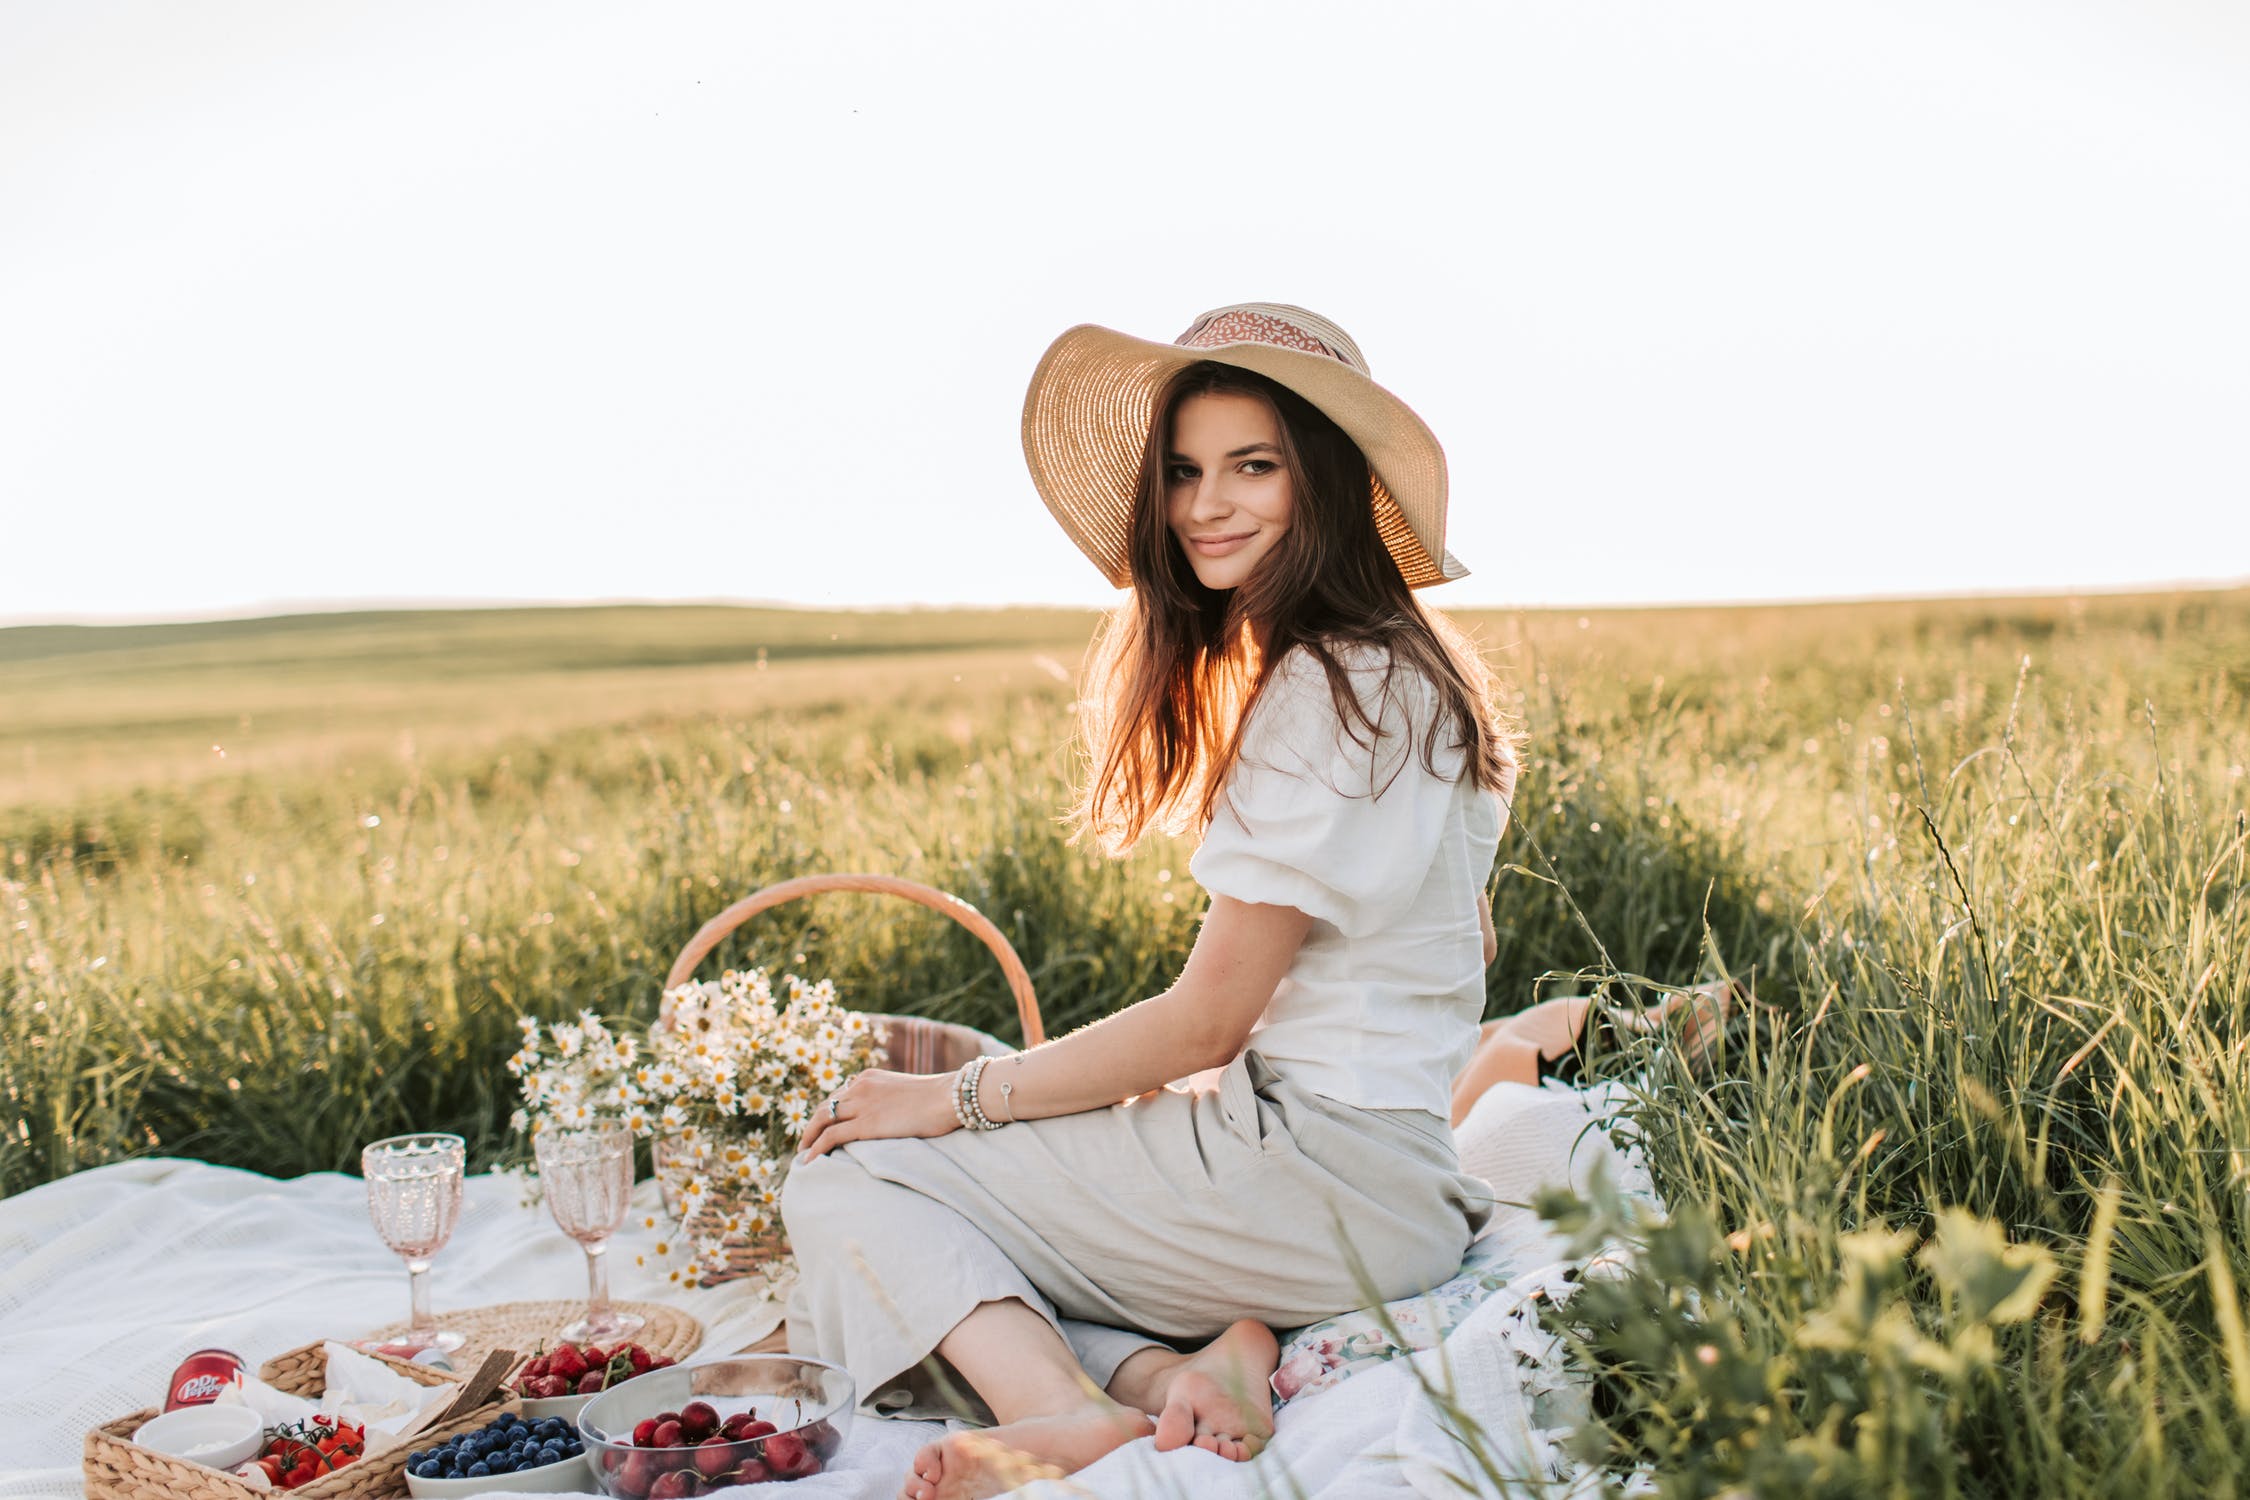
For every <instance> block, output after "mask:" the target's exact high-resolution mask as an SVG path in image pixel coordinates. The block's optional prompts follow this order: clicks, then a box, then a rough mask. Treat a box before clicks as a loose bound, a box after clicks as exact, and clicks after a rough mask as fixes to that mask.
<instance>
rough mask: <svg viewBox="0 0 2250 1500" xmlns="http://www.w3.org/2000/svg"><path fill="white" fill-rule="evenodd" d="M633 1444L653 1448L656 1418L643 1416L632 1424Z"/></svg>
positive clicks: (638, 1446)
mask: <svg viewBox="0 0 2250 1500" xmlns="http://www.w3.org/2000/svg"><path fill="white" fill-rule="evenodd" d="M633 1446H634V1447H636V1448H653V1447H655V1446H656V1418H654V1417H643V1418H641V1419H640V1421H638V1422H636V1423H634V1424H633Z"/></svg>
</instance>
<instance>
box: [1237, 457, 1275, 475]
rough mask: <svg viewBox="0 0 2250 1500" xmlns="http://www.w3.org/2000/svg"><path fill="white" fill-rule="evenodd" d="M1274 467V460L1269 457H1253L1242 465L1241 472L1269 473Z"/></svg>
mask: <svg viewBox="0 0 2250 1500" xmlns="http://www.w3.org/2000/svg"><path fill="white" fill-rule="evenodd" d="M1274 467H1275V466H1274V461H1273V460H1272V459H1270V458H1253V459H1251V460H1250V461H1249V462H1248V463H1245V464H1244V465H1243V466H1242V472H1243V473H1245V474H1270V473H1272V472H1273V470H1274Z"/></svg>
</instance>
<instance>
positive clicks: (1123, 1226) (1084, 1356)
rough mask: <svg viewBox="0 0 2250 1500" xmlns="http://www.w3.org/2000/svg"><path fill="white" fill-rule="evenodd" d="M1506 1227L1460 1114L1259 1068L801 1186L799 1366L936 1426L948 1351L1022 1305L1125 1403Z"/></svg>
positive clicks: (845, 1165)
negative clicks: (1496, 1217)
mask: <svg viewBox="0 0 2250 1500" xmlns="http://www.w3.org/2000/svg"><path fill="white" fill-rule="evenodd" d="M1491 1212H1492V1195H1491V1192H1490V1190H1489V1189H1488V1188H1487V1187H1486V1186H1485V1184H1484V1183H1483V1182H1481V1181H1479V1180H1478V1179H1477V1178H1474V1177H1471V1176H1469V1175H1467V1174H1466V1173H1464V1172H1463V1171H1462V1170H1461V1168H1460V1163H1459V1161H1458V1160H1457V1159H1456V1157H1455V1155H1454V1147H1453V1133H1452V1131H1451V1130H1449V1129H1448V1128H1447V1126H1446V1122H1445V1121H1444V1120H1443V1119H1442V1118H1440V1117H1439V1116H1437V1115H1434V1114H1431V1113H1428V1112H1427V1111H1422V1110H1383V1109H1360V1108H1357V1107H1355V1106H1353V1105H1348V1104H1342V1103H1339V1102H1337V1101H1336V1100H1333V1099H1328V1098H1324V1097H1322V1096H1321V1095H1318V1094H1314V1093H1312V1092H1310V1091H1309V1090H1306V1089H1303V1088H1300V1087H1298V1086H1296V1085H1294V1084H1292V1083H1291V1082H1290V1081H1289V1080H1288V1079H1287V1078H1285V1077H1283V1076H1282V1075H1281V1074H1280V1073H1279V1072H1278V1071H1277V1070H1276V1069H1275V1067H1274V1065H1273V1064H1272V1063H1270V1062H1268V1061H1267V1060H1266V1059H1265V1058H1264V1057H1262V1056H1261V1055H1259V1054H1258V1053H1257V1052H1255V1051H1252V1052H1245V1053H1243V1054H1242V1055H1241V1056H1240V1057H1238V1058H1236V1059H1235V1060H1234V1062H1232V1063H1231V1064H1229V1065H1228V1066H1227V1067H1226V1068H1225V1069H1224V1070H1222V1071H1221V1072H1220V1074H1219V1077H1218V1081H1217V1085H1216V1086H1215V1087H1211V1086H1205V1087H1200V1088H1196V1089H1193V1090H1186V1089H1166V1090H1164V1091H1163V1092H1161V1093H1158V1094H1156V1095H1154V1096H1152V1097H1150V1098H1147V1099H1141V1100H1135V1101H1133V1102H1131V1103H1127V1104H1119V1105H1113V1106H1111V1107H1109V1108H1106V1109H1097V1110H1089V1111H1086V1112H1085V1113H1082V1114H1075V1115H1058V1116H1055V1117H1053V1118H1050V1119H1042V1120H1029V1121H1025V1122H1023V1123H1021V1124H1017V1125H1008V1126H1005V1127H1003V1128H1001V1129H999V1130H993V1131H965V1130H964V1131H955V1132H953V1133H952V1134H949V1135H942V1136H936V1137H933V1138H930V1139H926V1140H922V1139H893V1140H865V1141H853V1142H851V1143H850V1144H848V1145H845V1146H841V1147H838V1148H837V1149H835V1150H833V1151H830V1152H828V1153H827V1154H826V1155H824V1156H821V1157H818V1158H816V1159H814V1160H813V1161H810V1162H807V1163H804V1164H803V1165H801V1166H798V1167H795V1168H793V1169H792V1170H791V1172H790V1174H789V1178H788V1181H787V1183H786V1185H785V1186H784V1188H783V1191H782V1198H781V1214H782V1219H783V1221H784V1223H785V1224H786V1225H787V1227H788V1230H789V1239H790V1243H791V1245H792V1247H793V1248H794V1250H795V1252H796V1258H797V1283H796V1286H795V1288H794V1289H793V1291H792V1293H791V1296H790V1301H789V1334H788V1336H789V1348H790V1350H791V1351H792V1352H793V1353H798V1354H809V1355H812V1356H814V1357H815V1358H819V1359H826V1360H831V1361H833V1362H835V1363H838V1364H841V1365H843V1366H844V1367H845V1368H847V1369H849V1370H850V1371H851V1373H852V1376H853V1378H854V1380H855V1381H856V1382H857V1384H858V1389H859V1392H860V1395H861V1398H862V1400H863V1402H867V1403H871V1404H874V1405H876V1406H878V1407H891V1406H903V1407H911V1408H916V1409H927V1406H928V1402H927V1401H926V1400H925V1399H923V1397H924V1396H926V1395H927V1393H928V1392H929V1391H930V1390H931V1389H932V1387H931V1386H930V1385H929V1384H928V1382H927V1376H928V1370H927V1369H926V1367H924V1361H925V1360H927V1359H928V1358H929V1357H930V1356H931V1355H932V1354H933V1353H934V1351H935V1350H936V1348H937V1346H938V1343H939V1341H940V1340H941V1339H943V1338H944V1337H945V1335H946V1334H947V1333H949V1332H951V1331H952V1329H953V1327H954V1325H955V1324H957V1323H959V1322H960V1321H961V1320H962V1319H963V1318H965V1317H967V1316H968V1315H969V1313H970V1312H972V1311H974V1310H975V1309H976V1307H977V1306H978V1305H979V1304H980V1303H985V1302H995V1301H1001V1300H1004V1299H1006V1298H1010V1297H1014V1298H1017V1299H1020V1300H1021V1301H1022V1302H1024V1303H1025V1304H1026V1305H1028V1306H1029V1307H1031V1308H1032V1309H1034V1310H1035V1311H1037V1312H1038V1313H1040V1314H1041V1315H1042V1316H1044V1317H1046V1318H1047V1319H1048V1320H1049V1321H1050V1322H1051V1323H1053V1324H1054V1325H1055V1327H1056V1329H1057V1330H1058V1331H1059V1332H1060V1333H1061V1334H1062V1335H1063V1337H1064V1338H1066V1339H1067V1340H1068V1341H1069V1342H1070V1345H1071V1348H1072V1350H1073V1352H1074V1353H1076V1354H1077V1356H1078V1359H1079V1363H1080V1364H1081V1365H1083V1366H1084V1367H1085V1369H1086V1372H1087V1373H1088V1374H1089V1375H1090V1376H1092V1377H1093V1380H1094V1382H1095V1384H1097V1385H1103V1386H1106V1385H1107V1384H1108V1383H1109V1381H1110V1378H1111V1377H1112V1376H1113V1375H1114V1374H1115V1373H1116V1370H1117V1367H1118V1366H1119V1365H1120V1364H1122V1363H1123V1362H1124V1360H1125V1358H1126V1357H1127V1356H1128V1355H1130V1354H1132V1353H1133V1352H1134V1351H1135V1350H1138V1349H1141V1348H1145V1347H1148V1346H1149V1345H1151V1344H1153V1343H1156V1342H1158V1341H1159V1340H1163V1341H1177V1342H1181V1343H1188V1344H1193V1343H1197V1342H1200V1341H1202V1340H1205V1339H1208V1338H1211V1337H1212V1336H1214V1335H1216V1334H1218V1333H1219V1332H1221V1331H1222V1330H1224V1329H1225V1328H1226V1326H1227V1325H1228V1324H1230V1323H1232V1322H1234V1321H1235V1320H1236V1319H1238V1318H1255V1319H1257V1320H1258V1321H1259V1322H1261V1323H1265V1324H1267V1325H1269V1326H1271V1327H1274V1328H1277V1329H1285V1328H1296V1327H1300V1326H1302V1325H1304V1324H1307V1323H1313V1322H1318V1321H1319V1320H1320V1319H1322V1318H1328V1317H1333V1316H1335V1315H1336V1314H1338V1313H1341V1312H1348V1311H1350V1310H1352V1309H1354V1308H1359V1307H1365V1306H1369V1305H1371V1304H1374V1303H1379V1302H1386V1301H1390V1300H1392V1299H1394V1298H1398V1297H1405V1296H1411V1295H1413V1294H1414V1293H1416V1292H1420V1291H1423V1290H1426V1289H1427V1288H1429V1287H1432V1286H1435V1285H1437V1284H1439V1283H1440V1282H1443V1281H1445V1280H1446V1279H1447V1278H1449V1277H1451V1276H1452V1275H1453V1274H1454V1273H1455V1272H1456V1271H1457V1270H1458V1269H1459V1267H1460V1264H1461V1257H1462V1255H1463V1253H1464V1252H1465V1251H1466V1250H1467V1248H1468V1244H1469V1241H1470V1239H1471V1238H1472V1237H1473V1236H1474V1235H1475V1233H1476V1232H1477V1230H1478V1229H1480V1228H1481V1227H1483V1225H1484V1223H1485V1221H1486V1219H1488V1218H1489V1217H1490V1215H1491ZM918 1370H921V1371H922V1373H923V1378H921V1379H914V1378H912V1377H914V1376H915V1373H916V1372H917V1371H918ZM899 1391H905V1392H906V1393H907V1394H906V1395H904V1396H901V1395H898V1394H897V1392H899ZM878 1396H883V1397H886V1398H888V1399H883V1400H878V1399H877V1398H878Z"/></svg>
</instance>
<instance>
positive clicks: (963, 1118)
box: [953, 1057, 1007, 1130]
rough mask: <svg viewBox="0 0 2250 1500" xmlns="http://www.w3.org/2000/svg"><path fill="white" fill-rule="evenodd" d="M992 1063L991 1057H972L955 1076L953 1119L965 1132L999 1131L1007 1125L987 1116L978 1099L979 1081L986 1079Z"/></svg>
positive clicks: (1002, 1121)
mask: <svg viewBox="0 0 2250 1500" xmlns="http://www.w3.org/2000/svg"><path fill="white" fill-rule="evenodd" d="M991 1061H992V1059H991V1058H990V1057H972V1058H970V1059H969V1060H968V1061H967V1062H965V1063H963V1064H962V1065H961V1071H960V1072H959V1073H957V1074H955V1075H954V1081H953V1118H954V1119H956V1120H958V1121H960V1122H961V1128H962V1129H964V1130H998V1129H999V1128H1000V1127H1001V1126H1002V1125H1005V1124H1006V1123H1007V1121H1005V1120H995V1119H993V1118H991V1117H990V1116H988V1115H987V1114H985V1112H984V1105H983V1104H982V1103H981V1102H980V1101H979V1100H978V1099H977V1084H978V1081H979V1080H980V1079H982V1078H983V1077H984V1069H985V1065H986V1064H987V1063H989V1062H991Z"/></svg>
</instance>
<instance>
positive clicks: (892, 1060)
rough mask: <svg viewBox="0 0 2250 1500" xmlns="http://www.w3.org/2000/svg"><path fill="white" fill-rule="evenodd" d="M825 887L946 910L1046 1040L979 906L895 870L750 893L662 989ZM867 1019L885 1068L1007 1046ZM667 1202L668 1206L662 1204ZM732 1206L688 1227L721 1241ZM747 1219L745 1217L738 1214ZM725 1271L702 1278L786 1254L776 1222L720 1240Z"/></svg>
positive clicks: (948, 1029) (803, 880)
mask: <svg viewBox="0 0 2250 1500" xmlns="http://www.w3.org/2000/svg"><path fill="white" fill-rule="evenodd" d="M830 891H864V892H869V893H872V894H875V895H883V896H902V897H904V898H905V899H907V900H909V901H912V902H914V903H916V904H917V905H921V906H926V907H928V908H930V909H931V910H932V911H938V912H943V913H944V914H945V915H947V916H949V917H951V918H952V919H953V920H954V921H956V922H958V923H960V924H961V925H962V926H963V927H966V928H968V929H969V931H971V932H973V933H975V934H976V935H977V937H978V938H979V939H980V940H982V942H983V943H984V945H985V947H987V948H989V949H991V950H992V956H993V957H994V958H997V959H998V960H999V961H1000V972H1001V973H1002V974H1003V975H1004V976H1005V977H1006V978H1007V981H1008V989H1009V991H1010V993H1012V994H1013V995H1014V996H1015V1000H1016V1022H1017V1024H1018V1025H1019V1026H1020V1027H1021V1028H1022V1031H1023V1044H1024V1045H1025V1046H1026V1047H1036V1046H1038V1045H1039V1044H1040V1043H1041V1042H1043V1041H1045V1040H1046V1038H1047V1032H1046V1028H1045V1026H1044V1025H1042V1024H1041V1022H1040V1019H1039V998H1038V996H1036V995H1034V994H1033V993H1032V989H1031V975H1030V973H1029V972H1028V971H1027V970H1025V968H1024V966H1023V960H1022V959H1020V958H1018V957H1017V956H1016V950H1015V948H1014V947H1013V946H1011V945H1010V944H1009V942H1008V939H1007V938H1006V936H1004V935H1003V934H1002V933H1001V931H1000V929H999V928H997V927H995V926H994V925H993V924H992V922H991V920H990V919H989V918H987V917H986V916H985V915H984V913H982V912H980V911H978V910H977V909H976V908H975V907H973V906H971V905H970V904H969V903H968V902H966V901H963V900H962V899H961V898H960V897H959V896H955V895H951V894H949V893H947V892H945V891H941V890H939V889H937V888H936V887H935V886H928V885H924V884H922V883H921V882H920V881H916V880H907V879H905V878H904V877H902V876H898V875H865V874H861V875H803V876H799V877H798V878H797V879H795V880H784V881H781V882H780V883H779V884H776V885H769V886H767V887H765V889H763V890H760V891H754V892H752V893H751V894H750V895H747V896H745V897H743V898H742V899H741V900H740V901H737V902H735V903H734V905H732V906H730V907H728V908H727V909H726V910H725V911H722V912H720V913H719V914H718V915H717V916H715V917H713V918H712V919H711V920H710V921H708V922H706V923H704V924H703V925H702V926H701V927H699V928H697V929H696V933H695V936H694V937H691V938H689V939H688V942H687V946H686V947H685V948H682V949H681V950H680V956H679V957H678V958H676V959H674V960H673V961H672V971H671V972H670V973H669V974H667V975H665V976H664V988H665V989H667V990H670V989H672V988H674V987H675V986H678V985H682V984H685V983H686V982H687V981H688V979H689V978H690V977H691V976H693V975H694V973H695V969H696V966H697V965H698V964H700V963H702V962H703V960H704V959H705V958H706V957H708V956H709V955H710V952H711V950H712V949H714V948H716V947H718V946H719V943H720V942H721V941H722V940H723V939H724V938H725V937H726V936H727V934H729V933H731V932H733V931H734V930H735V929H736V928H737V927H740V926H741V925H742V924H743V923H744V922H747V921H749V920H750V919H751V918H752V917H754V916H756V915H757V914H758V913H760V912H762V911H766V910H769V909H771V908H773V907H776V906H780V905H781V904H782V903H784V902H788V901H795V900H797V899H799V898H800V897H804V896H818V895H823V894H825V893H827V892H830ZM869 1019H871V1020H873V1021H875V1022H877V1023H878V1024H879V1025H880V1027H881V1033H880V1037H879V1045H880V1046H881V1047H882V1048H883V1050H884V1052H885V1054H886V1055H887V1057H888V1059H889V1060H888V1063H887V1064H886V1065H887V1066H888V1067H890V1068H892V1069H894V1070H896V1071H898V1072H901V1073H950V1072H952V1071H953V1070H954V1069H955V1068H958V1067H960V1066H961V1064H963V1063H965V1062H967V1061H968V1060H969V1059H970V1058H972V1057H976V1056H978V1055H979V1054H981V1053H999V1052H1005V1051H1007V1050H1008V1046H1007V1044H1006V1043H1005V1042H1003V1041H1001V1040H1000V1039H999V1038H998V1037H995V1036H992V1035H990V1034H988V1033H986V1032H982V1031H979V1030H977V1029H976V1028H975V1027H973V1026H961V1025H956V1024H954V1023H952V1022H949V1021H933V1020H930V1019H929V1018H927V1017H924V1016H893V1015H876V1016H871V1017H870V1018H869ZM655 1149H656V1151H657V1152H658V1153H659V1160H662V1159H663V1154H664V1153H665V1152H666V1143H665V1142H664V1141H663V1140H661V1139H659V1140H658V1141H657V1143H656V1148H655ZM667 1206H668V1207H669V1206H670V1205H669V1203H667ZM735 1208H736V1205H735V1204H734V1203H733V1202H731V1201H730V1200H728V1199H727V1198H725V1197H724V1196H723V1195H718V1194H715V1195H714V1196H713V1198H712V1201H711V1203H710V1205H709V1206H708V1207H706V1208H704V1209H703V1210H701V1211H700V1212H698V1213H697V1214H696V1216H695V1219H694V1220H693V1221H692V1222H691V1223H690V1224H689V1226H688V1228H689V1232H690V1233H694V1234H696V1235H697V1237H698V1238H719V1236H717V1235H715V1234H713V1233H712V1226H713V1225H715V1224H717V1223H719V1222H721V1221H723V1220H724V1219H725V1218H726V1217H727V1216H728V1215H729V1214H730V1213H732V1212H734V1210H735ZM742 1217H744V1218H747V1217H748V1215H742ZM725 1243H726V1247H727V1260H728V1269H727V1271H726V1272H725V1273H723V1274H721V1275H718V1276H706V1277H705V1278H704V1280H705V1283H706V1284H707V1285H708V1284H714V1283H717V1282H721V1281H731V1280H734V1279H735V1278H737V1277H740V1276H744V1275H747V1274H748V1273H749V1272H751V1271H753V1270H756V1269H757V1268H758V1267H760V1266H762V1265H764V1264H765V1263H766V1262H768V1261H770V1260H772V1259H774V1258H775V1257H776V1256H779V1255H781V1254H783V1253H785V1252H786V1251H787V1250H788V1248H789V1244H788V1241H787V1239H786V1238H785V1237H784V1236H783V1234H782V1232H781V1228H780V1226H779V1225H778V1224H777V1225H774V1226H773V1227H771V1228H769V1229H767V1230H766V1231H765V1232H764V1233H762V1234H755V1235H750V1234H744V1235H739V1236H735V1237H731V1238H727V1239H726V1240H725Z"/></svg>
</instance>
